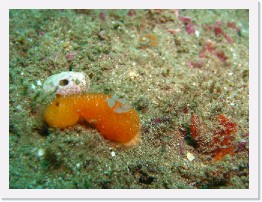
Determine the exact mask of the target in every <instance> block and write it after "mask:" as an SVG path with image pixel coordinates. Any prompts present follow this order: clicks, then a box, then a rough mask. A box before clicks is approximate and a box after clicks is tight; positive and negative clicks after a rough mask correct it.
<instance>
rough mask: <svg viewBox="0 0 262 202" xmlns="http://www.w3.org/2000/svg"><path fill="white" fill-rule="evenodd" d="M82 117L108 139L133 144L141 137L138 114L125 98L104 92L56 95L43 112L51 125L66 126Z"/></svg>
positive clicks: (55, 126)
mask: <svg viewBox="0 0 262 202" xmlns="http://www.w3.org/2000/svg"><path fill="white" fill-rule="evenodd" d="M81 118H84V119H85V120H86V121H87V122H89V123H92V124H94V126H95V127H96V129H97V130H98V131H99V132H100V133H101V134H102V136H103V137H105V138H106V139H108V140H111V141H114V142H118V143H121V144H123V145H127V146H129V145H134V144H136V143H137V142H138V140H139V139H140V133H139V132H140V127H141V125H140V119H139V115H138V113H137V112H136V111H135V110H134V109H133V108H132V107H130V106H129V105H128V104H127V103H126V101H125V100H124V99H119V98H117V97H116V96H113V97H112V96H110V95H104V94H79V95H69V96H57V98H56V99H55V100H54V101H53V102H52V103H51V104H50V105H49V106H47V108H46V110H45V112H44V120H45V122H46V123H47V124H48V125H49V126H51V127H54V128H66V127H69V126H72V125H74V124H76V123H77V122H78V121H79V120H80V119H81Z"/></svg>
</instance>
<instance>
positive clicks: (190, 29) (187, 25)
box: [178, 16, 196, 34]
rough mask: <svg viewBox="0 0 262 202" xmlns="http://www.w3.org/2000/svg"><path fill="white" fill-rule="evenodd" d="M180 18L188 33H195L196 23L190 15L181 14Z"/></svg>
mask: <svg viewBox="0 0 262 202" xmlns="http://www.w3.org/2000/svg"><path fill="white" fill-rule="evenodd" d="M178 19H179V20H180V21H181V22H182V23H183V24H184V26H185V30H186V32H187V33H188V34H195V32H196V30H195V25H194V24H193V22H192V20H191V18H190V17H189V16H185V17H183V16H179V17H178Z"/></svg>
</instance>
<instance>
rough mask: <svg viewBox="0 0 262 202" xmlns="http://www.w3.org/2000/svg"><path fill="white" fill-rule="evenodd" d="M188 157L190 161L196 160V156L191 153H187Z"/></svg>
mask: <svg viewBox="0 0 262 202" xmlns="http://www.w3.org/2000/svg"><path fill="white" fill-rule="evenodd" d="M186 157H187V159H188V160H189V161H193V160H194V159H195V156H194V155H193V154H191V153H190V152H187V154H186Z"/></svg>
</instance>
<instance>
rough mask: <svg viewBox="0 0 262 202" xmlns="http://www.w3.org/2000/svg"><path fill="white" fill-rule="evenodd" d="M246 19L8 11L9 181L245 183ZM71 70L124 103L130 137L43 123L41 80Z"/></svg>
mask: <svg viewBox="0 0 262 202" xmlns="http://www.w3.org/2000/svg"><path fill="white" fill-rule="evenodd" d="M248 21H249V19H248V11H247V10H186V9H185V10H10V50H9V51H10V52H9V54H10V66H9V81H10V83H9V103H10V106H9V107H10V110H9V120H10V121H9V147H10V151H9V164H10V165H9V166H10V167H9V180H10V182H9V183H10V184H9V187H10V188H11V189H45V188H47V189H91V188H93V189H116V188H118V189H124V188H130V189H139V188H149V189H151V188H156V189H247V188H248V187H249V163H248V158H249V156H248V136H249V128H248V125H249V116H248V113H249V105H248V94H249V89H248V77H249V76H248V73H249V64H248V58H249V55H248V42H249V24H248ZM251 68H252V67H251ZM69 70H71V71H76V72H84V73H86V74H87V75H88V77H89V78H90V82H91V85H90V89H89V91H90V92H97V93H105V94H112V95H117V96H118V97H120V98H125V99H126V100H128V101H129V102H130V104H131V105H132V106H133V107H134V108H135V109H136V110H137V111H138V113H139V116H140V119H141V125H142V127H141V142H140V143H138V144H137V145H135V146H134V147H131V148H125V147H122V146H119V145H118V144H115V143H112V142H110V141H108V140H106V139H104V138H103V137H102V136H101V135H100V134H99V132H98V131H97V130H96V129H95V128H94V127H90V125H89V124H83V123H82V124H76V125H74V126H72V127H69V128H66V129H63V130H60V129H56V128H50V127H48V126H47V125H46V124H45V123H44V121H43V111H44V109H45V107H46V105H47V104H48V103H49V102H50V101H51V100H52V99H53V98H54V96H50V95H46V94H45V93H43V91H42V86H43V83H44V81H45V80H46V79H47V78H48V77H49V76H51V75H53V74H56V73H60V72H62V71H69ZM218 117H224V120H227V121H225V123H224V125H223V124H222V123H221V122H219V119H218ZM194 123H195V124H194ZM226 131H227V132H226ZM215 136H216V138H217V139H216V140H214V139H215ZM218 136H219V137H218ZM219 138H220V139H219ZM224 139H226V140H224ZM225 142H226V143H225ZM225 148H230V149H231V150H230V152H229V153H228V154H227V155H223V156H222V158H221V159H219V160H216V159H217V157H216V155H217V153H219V151H225V150H223V149H225Z"/></svg>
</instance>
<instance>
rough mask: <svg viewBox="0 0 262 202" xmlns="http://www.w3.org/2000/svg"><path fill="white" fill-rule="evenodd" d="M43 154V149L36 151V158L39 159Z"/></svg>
mask: <svg viewBox="0 0 262 202" xmlns="http://www.w3.org/2000/svg"><path fill="white" fill-rule="evenodd" d="M44 154H45V150H44V149H42V148H41V149H38V151H37V156H38V157H41V156H43V155H44Z"/></svg>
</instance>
